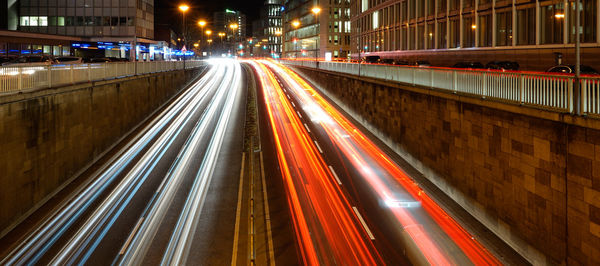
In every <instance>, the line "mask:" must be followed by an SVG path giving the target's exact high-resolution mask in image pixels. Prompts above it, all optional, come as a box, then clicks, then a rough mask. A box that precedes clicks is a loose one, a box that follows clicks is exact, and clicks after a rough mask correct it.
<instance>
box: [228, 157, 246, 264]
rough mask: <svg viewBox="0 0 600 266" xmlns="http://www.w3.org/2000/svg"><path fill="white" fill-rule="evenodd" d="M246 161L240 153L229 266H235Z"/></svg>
mask: <svg viewBox="0 0 600 266" xmlns="http://www.w3.org/2000/svg"><path fill="white" fill-rule="evenodd" d="M245 160H246V153H245V152H242V169H241V170H240V187H239V189H238V203H237V211H236V213H235V233H234V234H233V254H232V255H231V265H234V266H235V265H237V252H238V251H237V250H238V240H239V237H240V219H241V217H240V216H241V215H242V192H243V187H244V161H245Z"/></svg>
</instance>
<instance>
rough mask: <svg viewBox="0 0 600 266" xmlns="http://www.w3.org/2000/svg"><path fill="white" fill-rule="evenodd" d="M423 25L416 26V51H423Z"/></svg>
mask: <svg viewBox="0 0 600 266" xmlns="http://www.w3.org/2000/svg"><path fill="white" fill-rule="evenodd" d="M424 37H425V25H423V24H419V25H418V26H417V49H418V50H422V49H425V38H424Z"/></svg>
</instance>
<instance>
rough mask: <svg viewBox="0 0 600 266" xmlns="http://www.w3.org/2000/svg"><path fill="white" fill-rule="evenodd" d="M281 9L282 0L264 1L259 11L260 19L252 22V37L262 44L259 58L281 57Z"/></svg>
mask: <svg viewBox="0 0 600 266" xmlns="http://www.w3.org/2000/svg"><path fill="white" fill-rule="evenodd" d="M282 9H283V0H266V1H265V2H264V5H263V6H262V7H261V9H260V18H259V19H258V20H255V21H253V22H252V33H253V34H252V36H254V37H256V38H257V39H258V40H260V41H261V42H262V43H261V48H260V50H262V51H260V54H261V55H260V56H272V57H280V56H281V52H282V41H281V40H282V35H283V28H282V18H281V14H282ZM265 40H266V41H265Z"/></svg>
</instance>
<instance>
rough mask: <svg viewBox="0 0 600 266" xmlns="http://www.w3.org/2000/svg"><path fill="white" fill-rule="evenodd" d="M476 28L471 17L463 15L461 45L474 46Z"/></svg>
mask: <svg viewBox="0 0 600 266" xmlns="http://www.w3.org/2000/svg"><path fill="white" fill-rule="evenodd" d="M476 30H477V26H476V25H475V21H474V20H473V17H463V47H475V32H476Z"/></svg>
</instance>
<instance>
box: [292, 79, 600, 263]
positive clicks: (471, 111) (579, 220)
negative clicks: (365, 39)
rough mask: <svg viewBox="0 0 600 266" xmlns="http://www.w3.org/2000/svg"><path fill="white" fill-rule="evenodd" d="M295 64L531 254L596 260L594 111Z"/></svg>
mask: <svg viewBox="0 0 600 266" xmlns="http://www.w3.org/2000/svg"><path fill="white" fill-rule="evenodd" d="M299 70H300V72H301V73H303V75H305V76H306V77H308V78H309V79H312V80H318V81H319V82H317V83H318V84H319V85H321V87H322V89H323V90H324V92H325V93H326V94H328V95H329V96H330V97H331V98H334V99H337V101H338V102H339V104H340V105H341V106H343V107H344V108H345V109H346V110H347V111H349V112H350V113H352V114H353V116H355V118H357V120H359V121H361V122H362V123H363V124H366V126H367V128H369V129H370V130H371V131H374V133H376V134H377V135H379V136H380V137H381V138H382V139H385V140H386V142H387V143H388V145H390V146H392V147H393V148H394V149H395V150H396V151H398V152H399V153H400V154H401V155H402V156H403V157H404V158H406V159H407V161H409V162H411V164H413V165H415V166H416V168H417V169H418V170H420V171H422V172H423V173H424V174H425V176H427V177H428V178H429V179H430V180H431V181H432V182H433V183H434V184H436V185H437V186H438V187H440V188H441V189H442V190H443V191H444V192H446V193H447V194H448V195H449V196H451V197H452V198H453V199H455V200H456V201H457V202H459V204H461V206H463V207H464V208H465V209H466V210H467V211H469V212H470V213H471V214H472V215H473V216H475V217H476V218H478V219H479V220H480V221H482V223H484V224H485V225H486V226H487V227H488V228H490V229H491V230H492V231H494V232H495V233H496V234H497V235H499V236H500V237H501V238H502V239H504V241H506V242H507V243H509V244H510V245H511V246H513V248H515V250H517V251H518V252H519V253H521V254H522V255H523V256H524V257H526V258H527V259H528V260H530V261H531V262H532V263H535V264H538V263H541V264H546V263H548V264H554V263H564V262H567V263H569V264H570V265H579V264H585V265H597V264H600V119H593V118H585V117H576V116H572V115H569V114H559V113H555V112H550V111H544V110H537V109H534V108H530V107H521V106H517V105H510V104H504V103H496V102H491V101H485V100H482V99H478V98H472V97H468V96H465V95H456V94H446V93H442V92H435V91H432V90H429V89H424V88H414V87H407V86H403V85H401V84H395V85H394V84H385V83H383V82H381V81H378V80H373V79H364V78H361V79H358V78H357V77H355V76H348V75H342V74H335V73H328V72H316V71H314V70H310V69H305V68H299Z"/></svg>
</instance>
